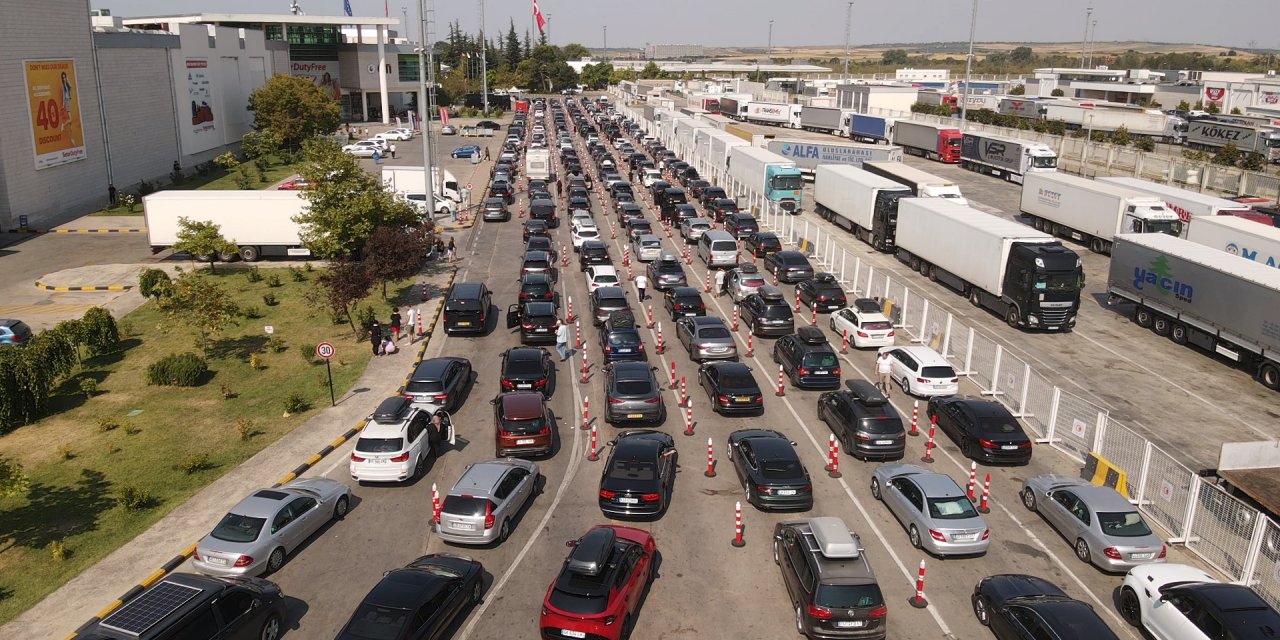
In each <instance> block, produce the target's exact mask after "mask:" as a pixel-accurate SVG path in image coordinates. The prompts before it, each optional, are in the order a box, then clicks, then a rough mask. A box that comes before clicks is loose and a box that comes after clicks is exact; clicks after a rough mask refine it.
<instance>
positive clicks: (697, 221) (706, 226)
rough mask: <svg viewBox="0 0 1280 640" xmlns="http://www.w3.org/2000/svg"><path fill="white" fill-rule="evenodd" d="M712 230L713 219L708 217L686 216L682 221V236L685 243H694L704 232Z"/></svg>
mask: <svg viewBox="0 0 1280 640" xmlns="http://www.w3.org/2000/svg"><path fill="white" fill-rule="evenodd" d="M710 230H711V221H710V220H707V219H706V218H685V219H683V220H681V221H680V237H681V238H684V243H685V244H694V243H696V242H697V241H698V238H701V237H702V234H704V233H706V232H708V231H710Z"/></svg>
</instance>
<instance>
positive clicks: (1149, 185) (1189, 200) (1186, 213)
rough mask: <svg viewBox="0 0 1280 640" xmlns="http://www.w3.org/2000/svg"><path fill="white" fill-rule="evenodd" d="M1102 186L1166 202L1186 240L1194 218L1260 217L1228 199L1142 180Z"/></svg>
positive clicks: (1117, 180) (1120, 180)
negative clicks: (1133, 192) (1121, 188)
mask: <svg viewBox="0 0 1280 640" xmlns="http://www.w3.org/2000/svg"><path fill="white" fill-rule="evenodd" d="M1098 180H1099V181H1101V182H1109V183H1111V184H1118V185H1121V186H1125V187H1128V188H1130V189H1134V190H1136V191H1141V192H1143V193H1148V194H1151V195H1153V196H1155V197H1157V198H1160V199H1161V200H1164V204H1165V206H1167V207H1169V208H1170V209H1172V210H1173V211H1174V212H1175V213H1177V214H1178V217H1179V218H1181V219H1182V228H1183V237H1186V233H1187V231H1188V230H1189V228H1190V226H1191V225H1192V224H1193V222H1192V220H1193V219H1194V218H1203V217H1206V216H1240V217H1243V218H1253V217H1256V216H1260V214H1259V213H1258V212H1257V211H1254V210H1253V208H1252V207H1249V206H1248V205H1243V204H1240V203H1239V202H1233V201H1231V200H1227V199H1225V198H1219V197H1217V196H1214V195H1210V194H1207V193H1196V192H1195V191H1188V190H1186V189H1179V188H1178V187H1175V186H1172V185H1167V184H1158V183H1155V182H1149V181H1147V180H1143V179H1141V178H1125V177H1107V178H1098Z"/></svg>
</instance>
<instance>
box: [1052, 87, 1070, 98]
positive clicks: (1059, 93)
mask: <svg viewBox="0 0 1280 640" xmlns="http://www.w3.org/2000/svg"><path fill="white" fill-rule="evenodd" d="M1049 95H1051V96H1053V97H1055V98H1061V97H1062V96H1065V95H1067V94H1066V92H1065V91H1063V90H1062V89H1054V90H1053V91H1050V92H1049Z"/></svg>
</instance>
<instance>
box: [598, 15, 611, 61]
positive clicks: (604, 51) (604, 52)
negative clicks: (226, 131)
mask: <svg viewBox="0 0 1280 640" xmlns="http://www.w3.org/2000/svg"><path fill="white" fill-rule="evenodd" d="M600 28H601V29H603V30H604V46H603V47H601V49H600V57H601V58H603V59H605V60H608V59H609V53H608V51H609V25H607V24H606V25H604V26H603V27H600Z"/></svg>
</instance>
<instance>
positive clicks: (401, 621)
mask: <svg viewBox="0 0 1280 640" xmlns="http://www.w3.org/2000/svg"><path fill="white" fill-rule="evenodd" d="M408 621H409V610H408V609H392V608H390V607H382V606H378V605H376V604H370V603H367V602H366V603H364V604H361V605H360V608H359V609H356V613H355V615H353V616H351V622H350V624H349V625H348V626H347V628H346V630H345V632H344V633H343V635H344V636H350V637H352V638H360V639H361V640H395V639H396V638H399V637H400V631H401V629H403V628H404V626H405V624H406V623H408Z"/></svg>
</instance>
